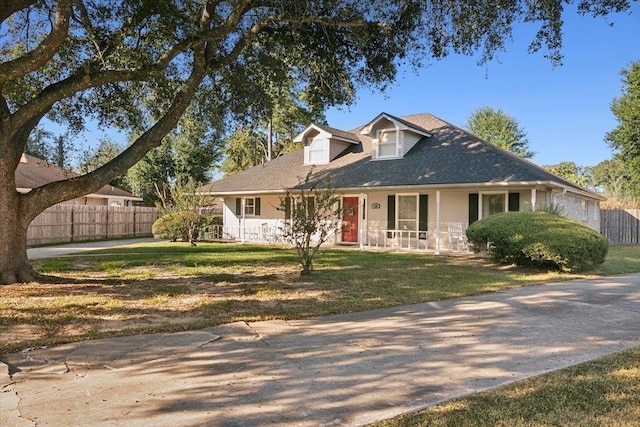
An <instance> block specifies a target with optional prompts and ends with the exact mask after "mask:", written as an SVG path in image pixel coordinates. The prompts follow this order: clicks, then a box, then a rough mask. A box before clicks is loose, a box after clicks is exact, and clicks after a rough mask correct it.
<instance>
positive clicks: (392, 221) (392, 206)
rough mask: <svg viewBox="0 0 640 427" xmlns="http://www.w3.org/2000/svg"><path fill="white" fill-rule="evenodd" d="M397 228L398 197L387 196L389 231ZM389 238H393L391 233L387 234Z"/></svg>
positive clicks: (393, 195)
mask: <svg viewBox="0 0 640 427" xmlns="http://www.w3.org/2000/svg"><path fill="white" fill-rule="evenodd" d="M395 228H396V195H395V194H392V195H390V196H387V230H395ZM387 237H389V238H391V237H393V236H392V235H391V233H387Z"/></svg>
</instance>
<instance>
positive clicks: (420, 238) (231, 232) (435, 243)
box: [200, 225, 469, 252]
mask: <svg viewBox="0 0 640 427" xmlns="http://www.w3.org/2000/svg"><path fill="white" fill-rule="evenodd" d="M200 238H202V239H207V240H226V241H237V242H260V243H283V244H287V243H291V242H290V240H288V239H287V237H286V236H285V233H284V231H283V229H282V227H281V226H271V225H263V226H258V227H240V226H223V225H210V226H207V227H206V228H205V229H204V230H203V231H201V234H200ZM360 247H362V248H363V249H365V248H373V249H395V250H407V251H424V252H427V251H428V252H438V251H443V252H468V251H469V247H468V245H466V244H464V245H463V244H460V243H459V242H456V241H455V240H454V236H453V235H452V233H451V232H449V231H440V232H439V233H436V232H435V231H410V230H371V229H370V230H366V231H364V230H363V231H362V232H361V233H360Z"/></svg>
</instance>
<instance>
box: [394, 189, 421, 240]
mask: <svg viewBox="0 0 640 427" xmlns="http://www.w3.org/2000/svg"><path fill="white" fill-rule="evenodd" d="M396 197H397V205H398V208H397V218H396V227H397V229H398V230H406V231H416V230H417V229H418V196H417V195H415V194H411V195H404V194H402V195H400V194H399V195H398V196H396Z"/></svg>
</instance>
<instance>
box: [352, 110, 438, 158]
mask: <svg viewBox="0 0 640 427" xmlns="http://www.w3.org/2000/svg"><path fill="white" fill-rule="evenodd" d="M360 133H361V134H362V135H367V136H369V137H371V138H372V147H371V159H372V160H388V159H398V158H402V157H404V156H405V155H406V154H407V153H408V152H409V151H411V149H413V147H415V145H416V144H417V143H418V141H420V140H421V139H422V138H425V137H427V138H428V137H430V136H431V134H430V133H429V132H428V131H427V130H425V129H423V128H422V127H420V126H417V125H415V124H413V123H411V122H407V121H406V120H403V119H400V118H398V117H395V116H392V115H390V114H387V113H382V114H380V115H379V116H378V117H376V118H375V119H374V120H373V121H371V122H370V123H368V124H367V125H365V126H364V127H363V128H362V130H360Z"/></svg>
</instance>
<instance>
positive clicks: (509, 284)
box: [0, 243, 640, 353]
mask: <svg viewBox="0 0 640 427" xmlns="http://www.w3.org/2000/svg"><path fill="white" fill-rule="evenodd" d="M34 266H35V268H36V269H37V270H38V271H40V272H42V273H43V274H45V275H47V276H45V278H44V279H43V280H42V282H41V283H31V284H22V285H11V286H3V289H2V290H3V292H2V294H1V295H0V341H1V343H0V352H2V353H4V352H9V351H16V350H20V349H21V348H24V347H33V346H37V345H53V344H59V343H64V342H70V341H75V340H82V339H91V338H101V337H108V336H118V335H131V334H136V333H150V332H165V331H177V330H186V329H195V328H201V327H206V326H212V325H217V324H222V323H227V322H233V321H238V320H260V319H275V318H279V319H300V318H307V317H314V316H322V315H328V314H339V313H348V312H354V311H363V310H371V309H377V308H383V307H390V306H398V305H405V304H414V303H420V302H428V301H436V300H441V299H447V298H456V297H462V296H468V295H477V294H482V293H487V292H496V291H499V290H504V289H509V288H514V287H520V286H529V285H533V284H538V283H544V282H550V281H560V280H569V279H572V278H585V277H594V276H595V275H602V274H606V275H611V274H622V273H627V272H633V271H640V250H639V248H637V247H612V248H611V250H610V254H609V257H608V258H607V261H606V262H605V264H604V265H603V266H602V267H601V268H600V269H599V270H598V271H594V272H592V273H589V274H567V273H559V272H553V271H539V270H530V269H529V270H527V269H522V268H515V267H512V266H504V265H496V264H493V263H491V262H490V261H488V260H486V259H481V258H477V257H472V256H470V257H459V256H458V257H447V256H433V255H425V254H415V253H404V252H403V253H396V252H364V251H359V250H340V249H329V250H323V251H321V252H320V253H319V254H318V256H317V259H316V261H315V271H314V272H313V274H311V275H308V276H304V277H301V276H300V275H299V272H298V270H299V267H298V265H297V258H296V254H295V251H294V250H293V249H291V248H282V247H276V248H274V247H270V246H265V245H236V244H206V243H202V244H199V245H198V246H196V247H190V246H188V245H186V244H180V243H153V244H141V245H136V246H131V247H126V248H117V249H109V250H102V251H96V252H92V253H85V254H78V255H73V256H66V257H59V258H52V259H42V260H37V261H35V262H34Z"/></svg>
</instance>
